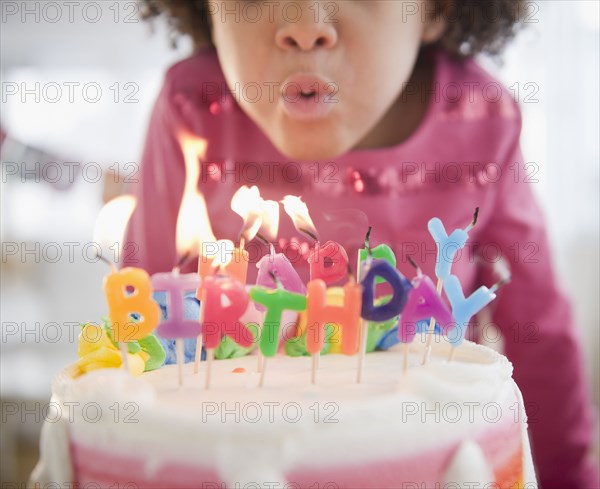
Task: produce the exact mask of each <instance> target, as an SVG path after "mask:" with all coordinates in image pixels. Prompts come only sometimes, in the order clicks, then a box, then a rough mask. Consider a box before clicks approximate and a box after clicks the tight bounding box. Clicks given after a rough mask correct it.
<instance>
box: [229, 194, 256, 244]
mask: <svg viewBox="0 0 600 489" xmlns="http://www.w3.org/2000/svg"><path fill="white" fill-rule="evenodd" d="M263 202H264V201H263V199H262V197H261V196H260V191H259V190H258V187H257V186H256V185H254V186H252V187H247V186H246V185H242V186H241V187H240V188H239V189H238V190H237V192H236V193H235V194H233V197H232V198H231V210H232V211H233V212H235V213H236V214H237V215H238V216H240V217H241V218H242V219H243V220H244V224H243V225H242V230H241V231H240V238H244V239H245V240H246V241H250V240H251V239H252V238H254V236H256V233H258V230H259V229H260V227H261V226H262V207H263Z"/></svg>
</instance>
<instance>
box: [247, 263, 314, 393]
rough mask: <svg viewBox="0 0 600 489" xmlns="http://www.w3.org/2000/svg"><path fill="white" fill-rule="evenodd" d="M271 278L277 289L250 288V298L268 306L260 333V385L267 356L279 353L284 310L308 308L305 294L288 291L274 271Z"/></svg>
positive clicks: (265, 367)
mask: <svg viewBox="0 0 600 489" xmlns="http://www.w3.org/2000/svg"><path fill="white" fill-rule="evenodd" d="M271 279H272V280H273V282H274V283H275V284H276V289H272V288H267V287H262V286H258V285H256V286H254V287H252V288H251V289H250V298H251V299H252V300H253V301H254V302H256V303H258V304H261V305H262V306H264V307H265V308H266V314H265V318H264V321H263V327H262V331H261V335H260V352H261V354H262V355H264V357H265V358H264V364H263V366H262V369H261V375H260V383H259V386H260V387H262V386H263V385H264V380H265V372H266V370H267V358H269V357H272V356H275V353H277V346H278V344H279V329H280V327H281V316H282V315H283V311H284V310H288V311H303V310H304V309H306V296H305V295H303V294H296V293H293V292H288V291H286V290H285V289H284V288H283V285H282V284H281V282H280V281H279V279H278V278H277V277H276V276H275V274H274V273H271Z"/></svg>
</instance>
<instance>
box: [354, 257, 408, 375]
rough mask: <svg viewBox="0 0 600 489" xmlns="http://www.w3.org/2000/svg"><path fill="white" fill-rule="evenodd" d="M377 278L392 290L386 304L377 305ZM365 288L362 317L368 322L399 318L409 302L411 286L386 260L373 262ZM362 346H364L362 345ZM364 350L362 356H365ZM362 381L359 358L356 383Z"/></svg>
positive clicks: (364, 323)
mask: <svg viewBox="0 0 600 489" xmlns="http://www.w3.org/2000/svg"><path fill="white" fill-rule="evenodd" d="M377 278H381V279H382V280H383V281H385V282H388V283H389V284H390V286H391V288H392V297H391V298H390V299H389V301H387V302H386V303H384V304H380V305H378V306H376V305H375V284H376V281H377ZM361 285H362V287H363V298H362V312H361V316H362V317H363V319H365V322H363V327H366V325H367V323H366V321H367V320H368V321H376V322H382V321H387V320H388V319H391V318H393V317H394V316H397V315H398V314H400V312H402V310H403V309H404V306H405V304H406V302H407V299H408V295H409V292H410V291H411V284H410V282H409V281H408V279H406V277H404V275H402V274H401V273H400V272H399V271H398V270H396V269H395V268H394V267H392V266H391V265H390V264H389V263H388V262H387V261H386V260H373V261H372V262H371V265H370V267H369V269H368V271H367V272H366V275H365V277H364V279H363V280H362V282H361ZM365 343H366V342H365ZM361 346H362V345H361ZM364 354H365V352H364V350H363V351H361V355H364ZM361 380H362V362H360V357H359V368H358V374H357V379H356V381H357V382H358V383H360V382H361Z"/></svg>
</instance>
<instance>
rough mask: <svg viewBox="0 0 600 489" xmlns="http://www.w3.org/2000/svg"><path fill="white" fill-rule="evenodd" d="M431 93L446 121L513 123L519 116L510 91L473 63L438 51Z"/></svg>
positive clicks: (473, 60) (518, 120)
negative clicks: (448, 119) (446, 118)
mask: <svg viewBox="0 0 600 489" xmlns="http://www.w3.org/2000/svg"><path fill="white" fill-rule="evenodd" d="M434 56H435V57H436V63H435V66H436V76H435V81H434V84H435V85H434V87H433V93H434V96H435V98H436V100H435V102H436V103H438V104H439V106H440V108H441V109H442V110H443V112H444V114H445V116H446V117H448V118H450V119H453V120H461V121H464V122H469V121H472V122H479V123H481V122H483V121H485V120H488V121H494V120H496V122H500V121H502V122H505V123H515V124H517V125H519V126H520V123H521V112H520V109H519V106H518V103H517V101H516V100H515V98H514V96H513V94H512V93H511V91H510V90H508V88H507V87H506V86H505V85H504V84H503V83H502V82H501V81H500V80H499V79H498V78H496V77H495V76H494V75H492V74H491V73H490V72H489V71H487V70H486V69H485V68H483V66H482V65H481V64H480V62H478V61H476V60H475V59H472V58H468V59H458V58H455V57H452V56H451V55H449V54H447V53H445V52H442V51H438V52H436V53H435V54H434Z"/></svg>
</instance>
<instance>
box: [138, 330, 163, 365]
mask: <svg viewBox="0 0 600 489" xmlns="http://www.w3.org/2000/svg"><path fill="white" fill-rule="evenodd" d="M138 343H139V347H140V348H141V349H142V350H143V351H144V352H146V353H147V354H148V355H149V357H148V360H146V365H145V368H144V372H148V371H149V370H156V369H157V368H160V367H162V366H163V364H164V363H165V360H166V359H167V353H166V352H165V349H164V348H163V346H162V344H161V342H160V341H159V339H158V338H157V337H156V335H155V334H154V333H151V334H149V335H148V336H145V337H144V338H142V339H141V340H139V341H138Z"/></svg>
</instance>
